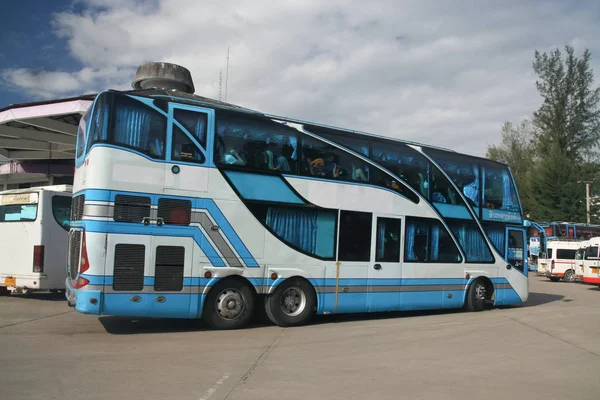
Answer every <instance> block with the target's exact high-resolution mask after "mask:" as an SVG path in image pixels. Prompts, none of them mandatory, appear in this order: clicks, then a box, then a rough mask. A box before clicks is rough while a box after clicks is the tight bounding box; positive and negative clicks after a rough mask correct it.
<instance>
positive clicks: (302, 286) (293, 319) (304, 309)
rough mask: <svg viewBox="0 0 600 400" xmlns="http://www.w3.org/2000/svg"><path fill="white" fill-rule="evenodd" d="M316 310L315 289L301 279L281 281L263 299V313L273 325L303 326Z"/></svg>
mask: <svg viewBox="0 0 600 400" xmlns="http://www.w3.org/2000/svg"><path fill="white" fill-rule="evenodd" d="M316 308H317V297H316V294H315V289H314V288H313V287H312V285H311V284H310V283H308V282H307V281H306V280H304V279H302V278H290V279H287V280H285V281H283V282H282V283H281V284H280V285H279V286H278V287H277V288H276V289H275V291H273V293H271V294H270V295H268V296H267V297H266V298H265V311H266V313H267V316H268V317H269V319H270V320H271V322H273V323H274V324H275V325H279V326H283V327H285V326H298V325H304V324H306V323H307V322H308V321H310V319H311V318H312V317H313V315H314V313H315V311H316Z"/></svg>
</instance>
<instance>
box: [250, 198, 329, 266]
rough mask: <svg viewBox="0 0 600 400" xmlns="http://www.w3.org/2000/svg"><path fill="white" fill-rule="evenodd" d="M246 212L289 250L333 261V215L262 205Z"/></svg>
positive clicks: (326, 212)
mask: <svg viewBox="0 0 600 400" xmlns="http://www.w3.org/2000/svg"><path fill="white" fill-rule="evenodd" d="M249 208H250V210H251V211H252V213H253V214H254V216H255V217H256V218H257V219H258V220H259V221H261V222H262V223H263V224H265V225H266V226H267V228H269V230H270V231H271V233H273V234H274V235H275V236H276V237H277V238H279V240H281V241H283V242H284V243H286V244H288V245H289V246H290V247H292V248H294V249H297V250H299V251H301V252H303V253H306V254H308V255H311V256H314V257H317V258H320V259H326V260H332V259H333V258H334V257H335V231H336V212H335V211H333V210H323V209H315V208H312V207H310V208H309V207H284V206H279V205H264V204H251V205H249Z"/></svg>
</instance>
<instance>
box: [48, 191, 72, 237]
mask: <svg viewBox="0 0 600 400" xmlns="http://www.w3.org/2000/svg"><path fill="white" fill-rule="evenodd" d="M52 215H53V216H54V219H55V220H56V222H57V223H58V224H59V225H60V226H61V227H62V228H63V229H64V230H66V231H68V230H69V227H70V224H71V198H70V197H66V196H54V197H52Z"/></svg>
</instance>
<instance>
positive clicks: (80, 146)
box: [77, 107, 92, 158]
mask: <svg viewBox="0 0 600 400" xmlns="http://www.w3.org/2000/svg"><path fill="white" fill-rule="evenodd" d="M91 113H92V107H90V108H88V110H87V111H86V113H85V114H84V115H83V117H81V119H80V120H79V126H78V128H77V158H79V157H81V156H83V151H84V150H85V140H86V138H87V123H88V121H89V119H90V114H91Z"/></svg>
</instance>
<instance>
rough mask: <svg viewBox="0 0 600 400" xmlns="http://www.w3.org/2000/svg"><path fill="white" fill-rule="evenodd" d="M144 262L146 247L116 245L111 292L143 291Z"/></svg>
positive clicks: (140, 245) (141, 245)
mask: <svg viewBox="0 0 600 400" xmlns="http://www.w3.org/2000/svg"><path fill="white" fill-rule="evenodd" d="M145 260H146V246H144V245H143V244H122V243H121V244H117V245H116V246H115V272H114V278H113V290H115V291H125V290H129V291H141V290H143V289H144V263H145Z"/></svg>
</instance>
